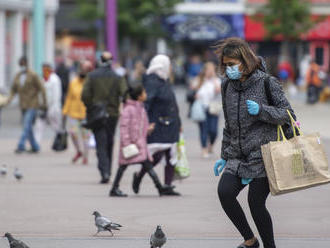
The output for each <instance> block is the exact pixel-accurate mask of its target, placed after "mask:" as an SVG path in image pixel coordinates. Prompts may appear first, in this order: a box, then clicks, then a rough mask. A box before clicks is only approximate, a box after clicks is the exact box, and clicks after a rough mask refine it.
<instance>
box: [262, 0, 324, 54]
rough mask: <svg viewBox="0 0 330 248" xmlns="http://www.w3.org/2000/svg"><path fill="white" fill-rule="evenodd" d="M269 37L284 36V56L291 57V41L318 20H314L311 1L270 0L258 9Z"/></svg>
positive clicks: (295, 39)
mask: <svg viewBox="0 0 330 248" xmlns="http://www.w3.org/2000/svg"><path fill="white" fill-rule="evenodd" d="M257 16H258V19H259V20H260V19H261V20H262V21H263V23H264V26H265V28H266V32H267V38H275V37H282V38H283V43H282V49H281V50H282V51H281V53H282V56H283V57H286V58H289V42H290V41H297V40H299V39H300V37H301V35H302V34H304V33H306V32H307V31H308V30H310V29H311V28H312V27H313V26H314V25H315V24H316V22H317V21H318V20H312V18H311V13H310V3H309V1H307V0H268V3H267V4H265V5H264V6H262V7H261V9H260V10H259V11H258V14H257Z"/></svg>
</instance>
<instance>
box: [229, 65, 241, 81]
mask: <svg viewBox="0 0 330 248" xmlns="http://www.w3.org/2000/svg"><path fill="white" fill-rule="evenodd" d="M239 66H240V64H238V65H232V66H227V67H226V74H227V76H228V77H229V78H230V79H233V80H237V79H240V78H241V77H242V72H240V70H239Z"/></svg>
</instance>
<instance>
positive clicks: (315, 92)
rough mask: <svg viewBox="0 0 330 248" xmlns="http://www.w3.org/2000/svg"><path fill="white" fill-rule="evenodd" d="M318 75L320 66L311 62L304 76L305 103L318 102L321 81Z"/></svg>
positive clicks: (313, 61)
mask: <svg viewBox="0 0 330 248" xmlns="http://www.w3.org/2000/svg"><path fill="white" fill-rule="evenodd" d="M319 74H320V66H319V65H318V64H317V63H316V62H315V60H312V61H311V63H310V65H309V68H308V71H307V74H306V83H307V103H310V104H313V103H316V102H318V101H319V97H320V92H321V89H322V80H321V78H320V76H319Z"/></svg>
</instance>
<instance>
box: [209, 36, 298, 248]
mask: <svg viewBox="0 0 330 248" xmlns="http://www.w3.org/2000/svg"><path fill="white" fill-rule="evenodd" d="M216 54H217V55H218V59H219V64H220V70H221V73H222V74H223V75H224V76H225V79H224V81H223V83H222V87H221V91H222V102H223V111H224V115H225V128H224V130H223V140H222V148H221V159H220V160H218V161H217V162H216V164H215V166H214V173H215V175H216V176H218V175H219V173H220V172H221V171H222V170H223V168H225V169H224V173H223V174H222V176H221V179H220V182H219V186H218V195H219V199H220V202H221V205H222V207H223V209H224V211H225V212H226V214H227V216H228V217H229V218H230V220H231V221H232V222H233V224H234V225H235V226H236V228H237V230H238V231H239V232H240V234H241V235H242V236H243V238H244V243H242V244H241V245H240V246H238V248H248V247H253V248H256V247H259V242H258V240H257V238H256V236H255V235H254V233H253V232H252V230H251V228H250V225H249V224H248V222H247V219H246V217H245V214H244V212H243V210H242V208H241V206H240V204H239V203H238V201H237V199H236V197H237V196H238V194H239V193H240V191H241V190H242V189H243V188H244V187H245V186H246V185H248V184H249V193H248V203H249V207H250V211H251V214H252V217H253V220H254V222H255V224H256V226H257V229H258V232H259V234H260V237H261V239H262V242H263V245H264V247H265V248H274V247H275V241H274V233H273V224H272V219H271V216H270V214H269V212H268V210H267V208H266V199H267V197H268V195H269V186H268V180H267V177H266V172H265V167H264V164H263V160H262V155H261V145H263V144H266V143H268V142H270V141H274V140H276V139H277V125H283V124H286V123H290V119H289V116H288V114H287V110H289V111H290V112H291V113H293V110H292V108H291V106H290V104H289V102H288V100H287V99H286V97H285V95H284V93H283V90H282V88H281V86H280V84H279V82H278V81H277V80H276V79H275V78H273V77H270V76H269V75H268V74H267V73H266V70H265V66H264V62H263V60H262V59H261V58H258V57H257V56H256V55H255V54H254V53H253V51H252V50H251V49H250V47H249V46H248V44H247V43H246V42H245V41H243V40H242V39H239V38H228V39H226V40H224V41H223V42H222V43H220V44H219V45H218V46H217V50H216ZM269 98H271V99H269Z"/></svg>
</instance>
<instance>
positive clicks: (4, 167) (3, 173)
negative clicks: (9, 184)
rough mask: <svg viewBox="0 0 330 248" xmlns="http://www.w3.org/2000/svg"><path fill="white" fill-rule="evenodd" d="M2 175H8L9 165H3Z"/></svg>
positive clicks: (0, 171)
mask: <svg viewBox="0 0 330 248" xmlns="http://www.w3.org/2000/svg"><path fill="white" fill-rule="evenodd" d="M0 175H1V176H3V177H4V176H6V175H7V166H6V165H2V168H1V169H0Z"/></svg>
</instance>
